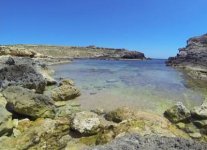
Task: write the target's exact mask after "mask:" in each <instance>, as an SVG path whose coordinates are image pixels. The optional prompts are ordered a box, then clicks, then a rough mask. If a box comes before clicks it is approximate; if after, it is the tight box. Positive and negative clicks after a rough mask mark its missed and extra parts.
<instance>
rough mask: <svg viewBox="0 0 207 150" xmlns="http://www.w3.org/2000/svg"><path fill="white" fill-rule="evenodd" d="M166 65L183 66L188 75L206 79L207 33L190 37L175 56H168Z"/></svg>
mask: <svg viewBox="0 0 207 150" xmlns="http://www.w3.org/2000/svg"><path fill="white" fill-rule="evenodd" d="M166 64H167V65H170V66H175V67H179V68H184V69H185V70H187V73H188V75H189V76H191V77H193V78H195V79H200V80H206V81H207V34H204V35H202V36H198V37H193V38H190V39H189V40H188V41H187V46H186V47H185V48H181V49H179V53H178V54H177V56H176V57H170V58H169V59H168V61H167V62H166Z"/></svg>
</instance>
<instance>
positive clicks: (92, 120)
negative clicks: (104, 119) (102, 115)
mask: <svg viewBox="0 0 207 150" xmlns="http://www.w3.org/2000/svg"><path fill="white" fill-rule="evenodd" d="M100 123H101V122H100V119H99V117H98V115H97V114H95V113H93V112H86V111H83V112H78V113H76V114H75V116H74V117H73V119H72V122H71V129H72V130H75V131H78V132H79V133H81V134H83V135H93V134H96V133H98V131H99V126H100Z"/></svg>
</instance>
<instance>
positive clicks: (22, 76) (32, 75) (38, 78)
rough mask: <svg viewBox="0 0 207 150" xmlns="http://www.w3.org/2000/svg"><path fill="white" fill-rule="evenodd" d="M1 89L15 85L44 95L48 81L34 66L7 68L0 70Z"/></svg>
mask: <svg viewBox="0 0 207 150" xmlns="http://www.w3.org/2000/svg"><path fill="white" fill-rule="evenodd" d="M0 82H1V87H3V88H5V87H7V86H11V85H15V86H22V87H24V88H28V89H35V90H36V92H38V93H42V92H43V91H44V89H45V86H46V80H45V79H44V78H43V76H42V75H41V74H39V73H38V72H37V71H36V70H35V69H34V67H33V66H30V65H27V64H21V65H12V66H6V67H4V68H2V69H0Z"/></svg>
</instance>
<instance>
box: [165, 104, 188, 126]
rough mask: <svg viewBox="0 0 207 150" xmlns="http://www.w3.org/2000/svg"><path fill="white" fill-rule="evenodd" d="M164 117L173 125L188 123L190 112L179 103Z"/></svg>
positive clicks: (167, 111) (166, 112)
mask: <svg viewBox="0 0 207 150" xmlns="http://www.w3.org/2000/svg"><path fill="white" fill-rule="evenodd" d="M164 116H165V117H166V118H167V119H168V120H170V121H171V122H173V123H178V122H181V121H187V120H188V119H189V118H190V117H191V114H190V111H189V110H188V109H187V108H186V107H185V106H184V105H183V104H182V103H181V102H179V103H177V104H176V105H174V106H173V107H171V108H170V109H168V110H166V111H165V112H164Z"/></svg>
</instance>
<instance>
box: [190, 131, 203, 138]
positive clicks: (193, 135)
mask: <svg viewBox="0 0 207 150" xmlns="http://www.w3.org/2000/svg"><path fill="white" fill-rule="evenodd" d="M189 136H190V137H192V138H193V139H199V138H201V137H202V135H201V134H200V133H199V132H196V133H190V134H189Z"/></svg>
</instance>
